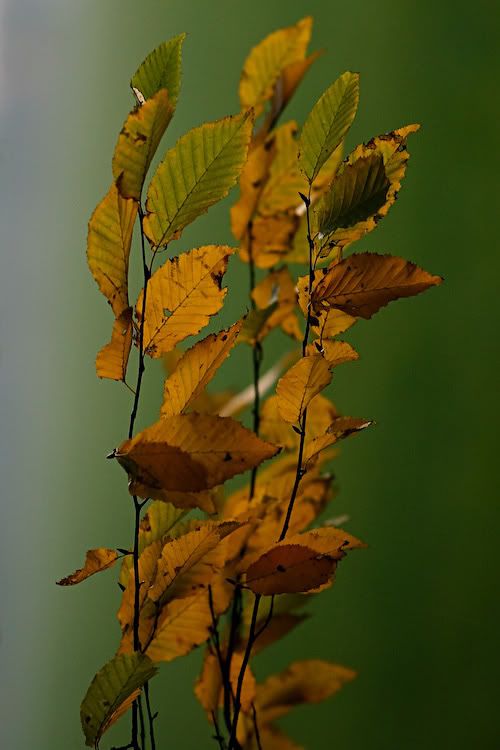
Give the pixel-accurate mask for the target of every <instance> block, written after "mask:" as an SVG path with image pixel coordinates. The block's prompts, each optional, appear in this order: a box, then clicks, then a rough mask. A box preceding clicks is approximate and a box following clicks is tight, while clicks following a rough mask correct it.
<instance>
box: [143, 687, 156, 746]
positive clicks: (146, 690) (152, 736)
mask: <svg viewBox="0 0 500 750" xmlns="http://www.w3.org/2000/svg"><path fill="white" fill-rule="evenodd" d="M144 697H145V698H146V712H147V715H148V725H149V740H150V744H151V750H156V741H155V728H154V720H155V719H156V717H157V716H158V714H157V713H155V714H153V713H152V711H151V702H150V698H149V682H146V683H145V685H144Z"/></svg>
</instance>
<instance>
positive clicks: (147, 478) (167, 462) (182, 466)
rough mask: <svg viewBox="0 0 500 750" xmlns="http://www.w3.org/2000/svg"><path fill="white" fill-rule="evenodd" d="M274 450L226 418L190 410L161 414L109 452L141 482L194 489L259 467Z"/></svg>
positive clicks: (182, 489)
mask: <svg viewBox="0 0 500 750" xmlns="http://www.w3.org/2000/svg"><path fill="white" fill-rule="evenodd" d="M278 451H279V448H277V447H276V446H274V445H271V444H270V443H266V442H264V441H263V440H260V439H259V438H258V437H257V436H256V435H254V433H253V432H251V431H250V430H247V429H246V428H245V427H243V426H242V425H240V424H239V422H236V421H235V420H233V419H231V418H230V417H216V416H211V415H208V414H196V412H193V413H191V414H179V415H176V416H173V417H169V418H166V419H160V420H159V422H156V423H155V424H154V425H152V426H151V427H148V428H147V429H145V430H143V431H142V432H140V433H139V434H138V435H136V436H135V437H134V438H133V439H132V440H126V441H125V442H123V443H122V444H121V445H120V447H119V448H117V450H116V451H115V453H114V456H115V457H116V458H117V459H118V461H119V462H120V464H121V465H122V466H123V468H124V469H125V470H126V471H127V472H128V473H129V475H130V476H131V478H132V479H134V480H137V481H139V482H141V483H143V484H144V485H147V486H149V487H152V488H160V489H165V490H172V491H176V490H178V491H181V492H197V491H199V490H204V489H209V488H210V487H215V486H216V485H218V484H222V483H223V482H225V481H226V479H229V478H230V477H233V476H235V474H241V473H242V472H244V471H247V470H248V469H251V468H253V467H254V466H258V465H259V464H260V463H262V461H265V460H266V459H268V458H272V456H275V455H276V453H278ZM172 502H174V503H175V498H173V499H172Z"/></svg>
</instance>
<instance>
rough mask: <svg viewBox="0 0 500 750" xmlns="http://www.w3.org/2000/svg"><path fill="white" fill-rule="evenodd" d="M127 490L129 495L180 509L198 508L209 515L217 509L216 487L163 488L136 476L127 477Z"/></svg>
mask: <svg viewBox="0 0 500 750" xmlns="http://www.w3.org/2000/svg"><path fill="white" fill-rule="evenodd" d="M128 490H129V493H130V494H131V495H137V497H143V498H147V497H150V498H153V499H154V500H159V501H160V502H162V503H164V504H165V505H174V506H175V507H176V508H180V509H185V510H186V509H191V508H200V509H201V510H203V511H204V512H205V513H208V514H209V515H211V514H212V513H215V512H216V511H217V507H216V505H215V495H216V493H217V490H216V489H215V490H212V489H210V490H202V491H201V492H181V491H177V490H165V489H163V488H162V487H156V486H154V485H151V484H148V483H147V482H146V483H145V482H141V481H140V479H138V478H134V477H129V486H128Z"/></svg>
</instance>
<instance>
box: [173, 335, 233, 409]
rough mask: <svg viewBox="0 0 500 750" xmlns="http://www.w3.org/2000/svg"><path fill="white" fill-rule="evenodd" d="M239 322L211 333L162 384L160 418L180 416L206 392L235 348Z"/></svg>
mask: <svg viewBox="0 0 500 750" xmlns="http://www.w3.org/2000/svg"><path fill="white" fill-rule="evenodd" d="M241 325H242V322H241V321H238V323H235V324H234V325H233V326H231V328H227V329H226V330H223V331H220V332H219V333H211V334H210V335H209V336H207V337H206V338H204V339H203V340H202V341H199V342H198V343H197V344H195V345H194V346H193V347H191V349H188V350H187V351H186V352H185V353H184V354H183V356H182V358H181V359H180V360H179V362H178V364H177V367H176V368H175V370H174V371H173V373H172V374H171V375H170V377H169V378H167V380H166V381H165V385H164V388H163V404H162V407H161V415H162V416H163V417H171V416H173V415H174V414H181V413H182V412H183V411H184V410H185V409H186V408H187V407H188V406H189V405H190V404H191V403H192V402H193V401H194V400H195V399H196V398H198V396H200V394H201V393H202V392H203V390H204V389H205V386H206V385H207V383H209V382H210V380H211V379H212V378H213V376H214V375H215V373H216V372H217V370H218V369H219V367H220V366H221V364H222V363H223V362H224V360H225V359H226V358H227V357H228V356H229V353H230V351H231V349H232V347H233V346H234V343H235V341H236V338H237V336H238V333H239V331H240V329H241Z"/></svg>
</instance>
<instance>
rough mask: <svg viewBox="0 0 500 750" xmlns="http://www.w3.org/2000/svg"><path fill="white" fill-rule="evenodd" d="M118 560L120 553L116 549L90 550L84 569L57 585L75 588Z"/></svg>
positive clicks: (58, 582)
mask: <svg viewBox="0 0 500 750" xmlns="http://www.w3.org/2000/svg"><path fill="white" fill-rule="evenodd" d="M117 559H118V552H117V551H116V550H115V549H108V548H106V547H98V548H97V549H89V550H88V552H87V554H86V556H85V563H84V565H83V568H79V569H78V570H75V572H74V573H72V574H71V575H70V576H67V577H66V578H61V580H60V581H57V585H58V586H74V585H75V584H77V583H81V582H82V581H85V580H86V579H87V578H89V576H93V575H94V573H100V572H101V571H102V570H107V569H108V568H111V566H112V565H114V564H115V562H116V561H117Z"/></svg>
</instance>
